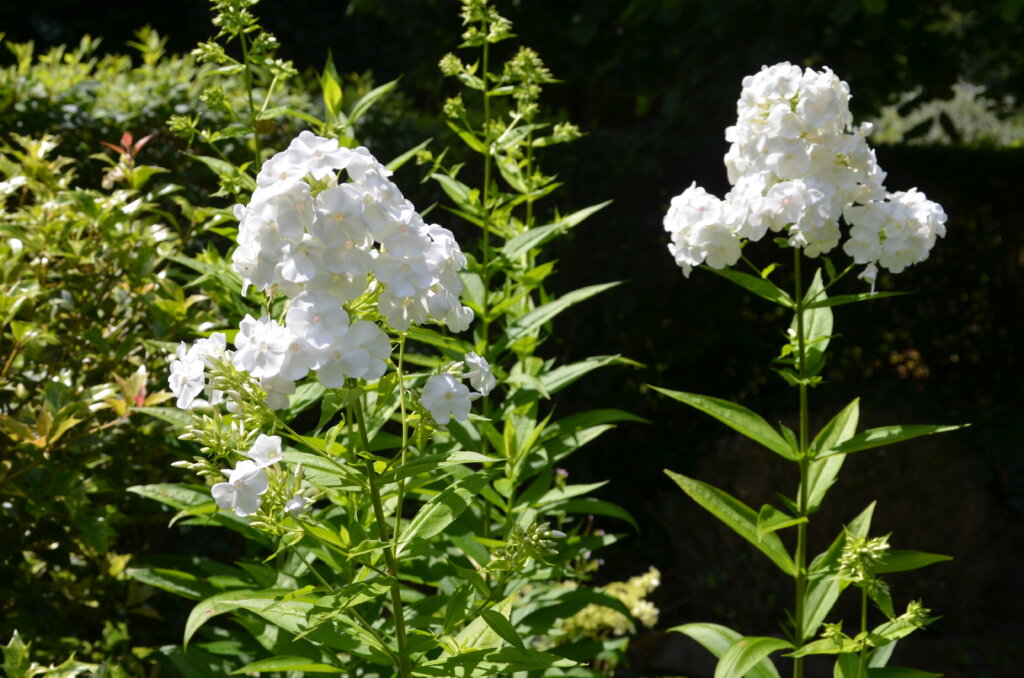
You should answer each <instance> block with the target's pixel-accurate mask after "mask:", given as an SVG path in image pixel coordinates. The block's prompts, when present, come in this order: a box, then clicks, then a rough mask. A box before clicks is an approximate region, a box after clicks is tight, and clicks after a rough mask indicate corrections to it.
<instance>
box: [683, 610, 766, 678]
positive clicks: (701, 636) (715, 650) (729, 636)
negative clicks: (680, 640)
mask: <svg viewBox="0 0 1024 678" xmlns="http://www.w3.org/2000/svg"><path fill="white" fill-rule="evenodd" d="M669 631H677V632H679V633H682V634H684V635H687V636H689V637H690V638H693V639H694V640H696V641H697V642H698V643H700V644H701V645H703V646H704V649H706V650H707V651H708V652H710V653H711V654H713V655H715V656H716V657H718V658H719V659H721V658H722V657H723V656H724V655H725V653H726V652H727V651H728V650H729V647H730V646H732V645H733V643H735V642H736V641H738V640H740V639H741V638H743V636H742V635H740V634H739V633H737V632H736V631H733V630H732V629H730V628H729V627H727V626H722V625H720V624H704V623H695V624H683V625H682V626H676V627H674V628H671V629H669ZM746 678H780V677H779V672H778V671H777V670H776V668H775V665H774V664H772V663H771V662H770V661H768V660H762V661H761V662H759V663H757V664H756V665H754V666H753V667H752V668H750V669H748V670H747V674H746Z"/></svg>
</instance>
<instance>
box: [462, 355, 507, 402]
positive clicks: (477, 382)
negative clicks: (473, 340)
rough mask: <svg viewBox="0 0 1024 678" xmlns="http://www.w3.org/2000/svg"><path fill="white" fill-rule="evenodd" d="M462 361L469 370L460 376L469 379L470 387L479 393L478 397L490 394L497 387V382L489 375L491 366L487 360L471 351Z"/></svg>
mask: <svg viewBox="0 0 1024 678" xmlns="http://www.w3.org/2000/svg"><path fill="white" fill-rule="evenodd" d="M463 360H464V361H465V363H466V367H468V368H469V369H468V370H466V372H464V373H463V375H462V376H463V377H465V378H466V379H469V383H470V385H472V386H473V388H475V389H476V390H477V391H479V392H480V395H487V394H488V393H490V392H491V390H492V389H493V388H494V387H495V386H496V385H497V383H498V380H497V379H496V378H495V377H494V374H492V373H491V366H490V364H489V363H488V362H487V359H486V358H484V357H483V356H479V355H477V354H476V353H474V352H472V351H471V352H469V353H467V354H466V356H465V358H463Z"/></svg>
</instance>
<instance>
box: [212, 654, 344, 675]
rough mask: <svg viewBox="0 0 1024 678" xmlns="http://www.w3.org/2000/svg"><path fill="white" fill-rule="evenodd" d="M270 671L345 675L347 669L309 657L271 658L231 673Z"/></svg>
mask: <svg viewBox="0 0 1024 678" xmlns="http://www.w3.org/2000/svg"><path fill="white" fill-rule="evenodd" d="M270 671H305V672H306V673H345V671H346V669H343V668H339V667H337V666H331V665H330V664H322V663H320V662H315V661H313V660H312V659H310V658H308V657H288V656H279V657H270V658H268V659H260V660H259V661H255V662H252V663H251V664H246V665H245V666H243V667H242V668H240V669H236V670H234V671H232V672H231V674H230V675H232V676H237V675H239V674H243V673H244V674H249V673H268V672H270Z"/></svg>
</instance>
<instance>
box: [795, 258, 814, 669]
mask: <svg viewBox="0 0 1024 678" xmlns="http://www.w3.org/2000/svg"><path fill="white" fill-rule="evenodd" d="M800 260H801V257H800V250H799V249H797V248H794V249H793V262H794V268H793V275H794V278H795V292H796V294H795V295H794V301H795V303H796V334H797V356H796V358H797V374H798V376H799V378H800V386H799V388H800V434H799V435H800V452H799V454H798V455H797V463H798V464H799V466H800V496H799V497H798V498H797V508H798V517H801V518H805V517H807V516H808V510H807V504H808V499H807V477H808V467H809V465H810V462H809V460H808V457H807V448H808V443H807V441H808V437H809V434H808V428H809V426H808V416H807V384H806V383H805V380H806V377H807V373H806V372H807V355H806V348H807V347H806V337H805V336H804V302H805V300H804V291H803V282H802V280H801V271H800ZM796 529H797V532H796V605H795V609H796V614H795V615H794V622H795V626H796V627H795V628H794V630H793V637H794V641H795V643H796V646H797V647H800V646H801V645H803V644H804V595H805V593H806V591H807V573H806V567H807V522H806V521H805V522H802V523H800V524H799V525H797V528H796ZM803 675H804V659H803V657H797V658H796V659H794V660H793V678H803Z"/></svg>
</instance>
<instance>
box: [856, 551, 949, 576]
mask: <svg viewBox="0 0 1024 678" xmlns="http://www.w3.org/2000/svg"><path fill="white" fill-rule="evenodd" d="M947 560H953V557H952V556H944V555H942V554H940V553H925V552H924V551H900V550H895V551H887V552H886V554H885V557H884V558H883V559H882V562H881V563H879V564H878V565H876V566H875V568H874V571H875V573H876V574H885V573H886V572H906V571H907V570H917V569H920V568H922V567H927V566H928V565H934V564H935V563H942V562H946V561H947Z"/></svg>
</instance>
